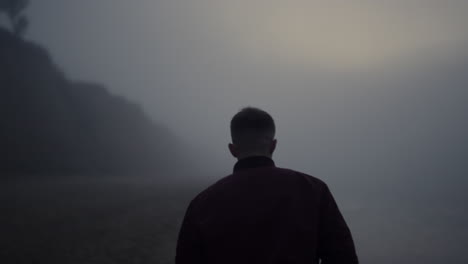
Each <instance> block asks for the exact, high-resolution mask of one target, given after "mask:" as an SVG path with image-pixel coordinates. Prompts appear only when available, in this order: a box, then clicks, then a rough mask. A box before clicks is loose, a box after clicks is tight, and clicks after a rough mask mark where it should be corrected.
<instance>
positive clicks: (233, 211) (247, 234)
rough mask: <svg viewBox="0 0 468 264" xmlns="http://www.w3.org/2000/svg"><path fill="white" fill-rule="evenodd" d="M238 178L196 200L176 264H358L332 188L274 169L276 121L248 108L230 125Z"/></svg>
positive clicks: (186, 221) (219, 183)
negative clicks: (331, 190)
mask: <svg viewBox="0 0 468 264" xmlns="http://www.w3.org/2000/svg"><path fill="white" fill-rule="evenodd" d="M231 137H232V143H230V144H229V150H230V152H231V154H232V155H233V156H234V157H235V158H237V159H238V161H237V163H236V164H235V165H234V169H233V173H232V174H230V175H228V176H226V177H224V178H222V179H220V180H219V181H217V182H216V183H214V184H213V185H211V186H210V187H208V188H207V189H206V190H204V191H202V192H201V193H200V194H198V195H197V196H196V197H195V198H194V199H193V200H192V201H191V202H190V204H189V206H188V208H187V211H186V213H185V216H184V219H183V222H182V226H181V228H180V232H179V236H178V240H177V248H176V256H175V262H176V264H188V263H203V264H210V263H213V264H215V263H216V264H231V263H232V264H234V263H235V264H246V263H255V264H262V263H268V264H274V263H278V264H279V263H294V264H301V263H309V264H310V263H319V261H320V263H323V264H331V263H339V264H347V263H358V258H357V255H356V250H355V247H354V242H353V239H352V236H351V232H350V230H349V228H348V226H347V224H346V222H345V220H344V218H343V216H342V214H341V213H340V211H339V209H338V206H337V204H336V202H335V200H334V198H333V196H332V194H331V192H330V190H329V188H328V187H327V185H326V184H325V183H324V182H323V181H321V180H319V179H317V178H315V177H313V176H310V175H307V174H304V173H301V172H298V171H294V170H291V169H286V168H279V167H276V166H275V163H274V161H273V160H272V154H273V151H274V150H275V147H276V142H277V141H276V139H275V124H274V121H273V118H272V117H271V116H270V115H269V114H268V113H267V112H265V111H263V110H260V109H258V108H253V107H247V108H244V109H242V110H241V111H240V112H238V113H237V114H236V115H235V116H234V117H233V118H232V120H231Z"/></svg>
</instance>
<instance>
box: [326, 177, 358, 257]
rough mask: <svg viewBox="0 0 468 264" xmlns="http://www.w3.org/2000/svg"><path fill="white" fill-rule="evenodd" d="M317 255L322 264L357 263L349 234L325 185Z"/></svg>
mask: <svg viewBox="0 0 468 264" xmlns="http://www.w3.org/2000/svg"><path fill="white" fill-rule="evenodd" d="M318 255H319V258H320V259H321V263H322V264H338V263H339V264H357V263H359V261H358V258H357V255H356V250H355V247H354V242H353V238H352V236H351V232H350V230H349V228H348V226H347V224H346V222H345V220H344V218H343V216H342V214H341V212H340V210H339V209H338V206H337V204H336V202H335V199H334V198H333V195H332V194H331V192H330V189H329V188H328V186H327V185H325V188H324V190H323V193H322V199H321V204H320V220H319V243H318Z"/></svg>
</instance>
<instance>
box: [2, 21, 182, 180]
mask: <svg viewBox="0 0 468 264" xmlns="http://www.w3.org/2000/svg"><path fill="white" fill-rule="evenodd" d="M0 122H1V126H0V173H2V174H9V173H12V174H21V173H111V174H115V173H119V174H126V173H130V172H131V173H135V172H155V171H158V172H162V171H166V170H168V169H170V166H171V165H170V164H171V163H172V162H173V161H174V159H178V158H180V157H181V155H178V154H177V153H178V147H180V145H179V142H178V140H177V139H176V138H175V137H173V136H172V135H171V133H170V132H169V130H168V129H166V128H164V127H162V126H160V125H157V124H155V123H153V122H152V121H151V120H150V119H149V118H148V117H147V116H146V115H145V114H144V112H143V111H142V109H141V108H140V107H139V106H138V105H137V104H135V103H132V102H130V101H128V100H126V99H125V98H123V97H121V96H117V95H114V94H111V93H109V92H108V90H107V89H106V88H105V87H103V86H101V85H98V84H93V83H86V82H74V81H70V80H68V79H67V78H66V76H65V74H64V73H63V72H62V71H61V70H60V69H59V68H58V67H57V66H56V65H54V63H53V61H52V59H51V57H50V55H49V54H48V52H47V51H46V50H45V49H44V48H42V47H40V46H39V45H37V44H34V43H32V42H29V41H25V40H23V39H22V38H20V37H19V36H17V35H15V34H13V33H10V32H8V31H6V30H4V29H1V28H0ZM171 169H172V168H171Z"/></svg>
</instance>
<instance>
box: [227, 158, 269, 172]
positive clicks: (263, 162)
mask: <svg viewBox="0 0 468 264" xmlns="http://www.w3.org/2000/svg"><path fill="white" fill-rule="evenodd" d="M257 167H275V162H274V161H273V160H272V159H271V158H269V157H266V156H252V157H247V158H243V159H241V160H239V161H237V162H236V164H235V165H234V169H233V171H234V172H238V171H240V170H244V169H250V168H257Z"/></svg>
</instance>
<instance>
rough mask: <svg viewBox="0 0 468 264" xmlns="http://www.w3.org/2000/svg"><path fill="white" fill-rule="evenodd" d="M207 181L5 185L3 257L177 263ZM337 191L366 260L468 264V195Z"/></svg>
mask: <svg viewBox="0 0 468 264" xmlns="http://www.w3.org/2000/svg"><path fill="white" fill-rule="evenodd" d="M206 184H208V183H205V184H199V185H193V186H190V187H188V186H185V187H183V186H180V185H179V186H175V185H160V184H157V183H155V182H152V181H151V180H148V179H146V180H124V179H112V180H109V179H91V178H80V179H70V178H68V179H61V180H57V179H50V180H31V179H29V180H27V179H22V180H17V181H11V180H9V181H4V182H1V185H0V209H1V211H0V263H5V264H7V263H28V264H30V263H77V264H78V263H80V264H81V263H87V264H88V263H89V264H91V263H99V264H106V263H135V264H137V263H152V264H157V263H164V264H168V263H173V260H174V251H175V245H176V240H177V232H178V229H179V227H180V223H181V220H182V217H183V214H184V211H185V209H186V206H187V204H188V202H189V201H190V199H191V198H192V197H193V196H194V195H195V194H196V193H197V192H199V191H200V190H202V189H203V188H204V187H206ZM332 187H333V186H332ZM336 193H337V195H336V196H337V200H338V202H339V204H340V207H341V209H342V211H343V214H344V215H345V217H346V219H347V220H348V223H349V225H350V227H351V229H352V233H353V235H354V238H355V241H356V246H357V249H358V255H359V256H360V259H361V263H388V264H390V263H408V264H419V263H453V264H456V263H460V264H465V263H468V254H466V246H467V245H468V224H467V223H468V217H467V215H468V214H467V212H466V206H465V205H464V201H463V197H465V196H463V195H462V196H454V197H455V198H456V197H458V198H456V199H455V198H454V199H451V200H450V202H445V203H444V202H443V201H444V200H443V199H444V197H434V199H433V200H431V199H430V198H424V199H422V198H421V199H419V200H418V199H417V197H416V199H408V197H404V195H395V196H391V194H380V196H379V194H378V192H376V193H375V194H373V195H372V196H373V197H369V196H366V195H359V196H356V197H355V198H353V199H346V198H343V196H340V193H339V190H338V189H337V191H336ZM434 195H435V196H439V195H443V194H440V193H435V194H434ZM384 197H386V198H385V199H384ZM389 197H391V198H389ZM460 197H461V198H460ZM413 198H414V197H413ZM441 199H442V202H440V200H441ZM437 201H439V202H437ZM447 201H448V200H447Z"/></svg>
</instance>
